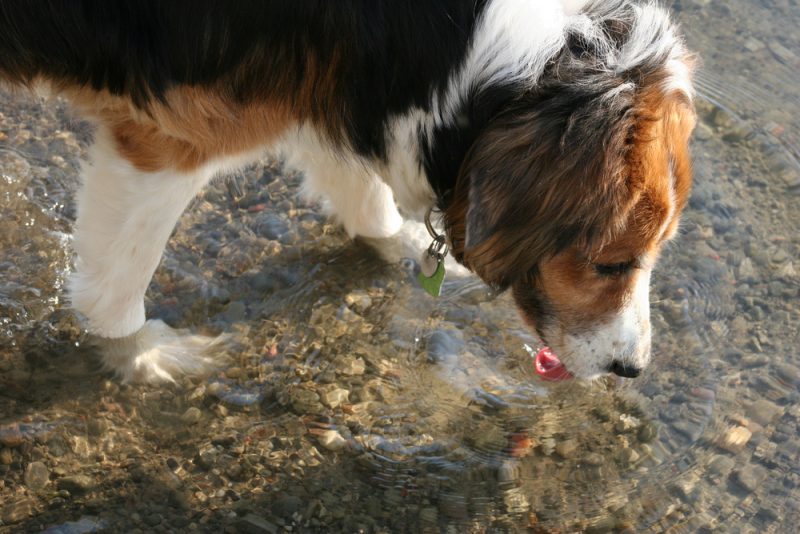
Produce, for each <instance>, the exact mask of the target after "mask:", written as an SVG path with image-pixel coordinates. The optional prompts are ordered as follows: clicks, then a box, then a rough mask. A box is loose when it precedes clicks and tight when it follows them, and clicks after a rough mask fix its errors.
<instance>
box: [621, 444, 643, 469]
mask: <svg viewBox="0 0 800 534" xmlns="http://www.w3.org/2000/svg"><path fill="white" fill-rule="evenodd" d="M619 461H620V465H622V467H631V466H632V465H635V464H636V462H638V461H639V453H638V452H636V450H635V449H632V448H630V447H627V448H625V449H622V450H621V451H620V453H619Z"/></svg>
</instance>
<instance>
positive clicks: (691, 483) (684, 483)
mask: <svg viewBox="0 0 800 534" xmlns="http://www.w3.org/2000/svg"><path fill="white" fill-rule="evenodd" d="M698 482H700V477H699V476H697V475H696V474H694V473H687V474H686V475H684V476H682V477H681V478H680V479H679V480H676V481H675V482H674V483H673V484H672V490H673V491H674V492H675V493H677V494H678V495H680V496H681V497H682V498H683V499H684V500H688V499H691V497H692V492H693V491H694V489H695V487H697V483H698Z"/></svg>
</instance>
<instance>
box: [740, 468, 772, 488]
mask: <svg viewBox="0 0 800 534" xmlns="http://www.w3.org/2000/svg"><path fill="white" fill-rule="evenodd" d="M734 475H735V480H736V483H737V484H739V486H741V487H742V488H744V489H745V490H747V491H748V492H753V491H755V490H756V489H758V487H759V486H760V485H761V483H762V482H764V480H766V478H767V470H766V469H764V468H763V467H761V466H759V465H752V464H748V465H746V466H744V467H742V468H741V469H740V470H738V471H736V472H735V473H734Z"/></svg>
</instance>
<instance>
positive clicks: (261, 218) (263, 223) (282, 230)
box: [253, 212, 289, 240]
mask: <svg viewBox="0 0 800 534" xmlns="http://www.w3.org/2000/svg"><path fill="white" fill-rule="evenodd" d="M253 231H254V232H255V233H256V235H258V236H261V237H266V238H267V239H274V240H280V239H281V238H282V237H283V236H284V235H286V234H287V233H288V232H289V223H287V222H286V221H284V220H283V219H282V218H281V217H280V216H279V215H277V214H275V213H270V212H262V213H261V214H259V215H258V217H256V220H255V224H254V225H253Z"/></svg>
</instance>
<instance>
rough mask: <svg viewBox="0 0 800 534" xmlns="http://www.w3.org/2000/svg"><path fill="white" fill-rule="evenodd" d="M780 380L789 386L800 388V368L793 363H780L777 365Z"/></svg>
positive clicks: (776, 369) (776, 370)
mask: <svg viewBox="0 0 800 534" xmlns="http://www.w3.org/2000/svg"><path fill="white" fill-rule="evenodd" d="M775 372H776V373H777V374H778V378H780V379H781V380H783V381H784V382H786V383H787V384H789V385H792V386H795V387H800V368H798V367H797V366H795V365H792V364H791V363H778V364H776V365H775Z"/></svg>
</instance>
